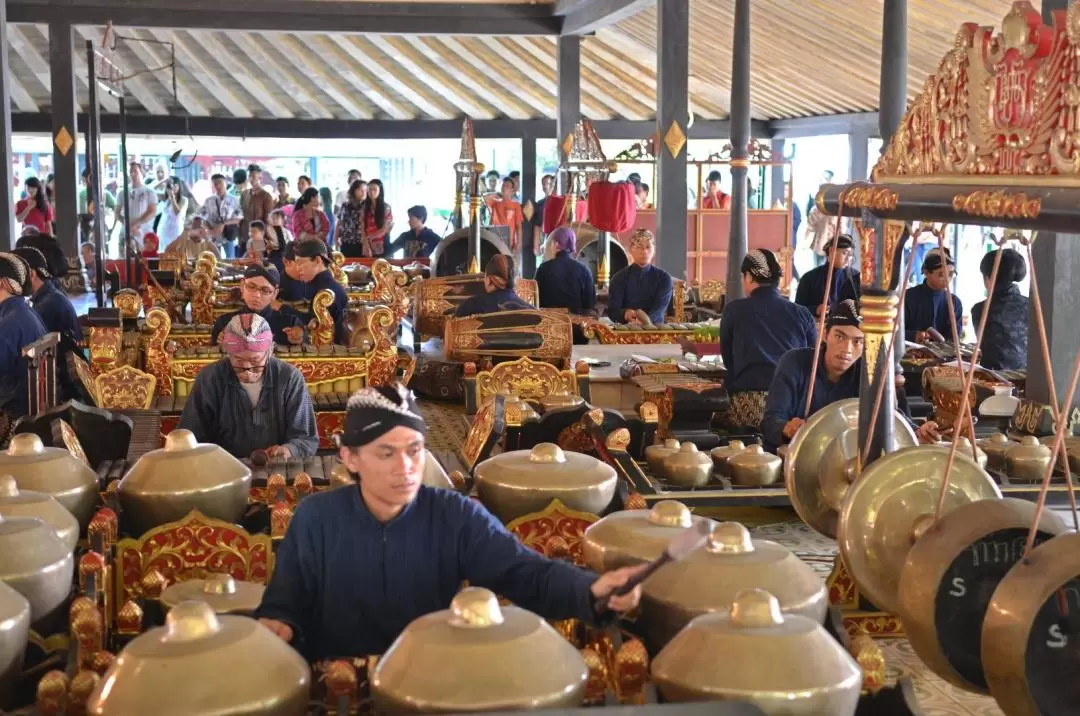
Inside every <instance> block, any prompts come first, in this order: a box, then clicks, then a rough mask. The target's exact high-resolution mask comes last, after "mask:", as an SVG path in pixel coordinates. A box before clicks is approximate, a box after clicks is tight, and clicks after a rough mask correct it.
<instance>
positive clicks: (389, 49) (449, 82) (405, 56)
mask: <svg viewBox="0 0 1080 716" xmlns="http://www.w3.org/2000/svg"><path fill="white" fill-rule="evenodd" d="M410 39H411V38H410ZM381 49H382V51H383V52H385V53H386V54H387V56H388V57H389V58H390V59H391V60H392V61H393V62H395V63H396V64H397V65H398V66H399V67H401V68H402V69H403V70H406V71H407V72H410V73H412V75H413V77H415V78H416V79H417V80H419V81H420V82H422V83H423V84H424V85H425V86H427V87H428V88H429V89H431V90H432V91H433V92H434V93H435V94H437V95H439V96H441V97H442V98H443V99H445V100H446V101H447V102H449V103H450V104H452V105H454V106H455V107H457V108H458V109H459V110H460V111H461V112H462V114H464V115H465V116H466V117H472V118H473V119H494V118H495V113H494V112H492V111H491V108H490V107H487V106H485V105H483V104H481V103H480V102H474V101H473V99H472V92H470V89H471V85H472V84H473V83H471V82H462V83H457V82H455V81H454V80H453V78H451V77H450V76H449V75H447V74H446V73H445V72H443V71H442V68H441V66H440V65H439V63H437V62H436V63H428V62H426V61H424V60H423V59H422V56H421V55H420V54H419V53H418V52H416V50H415V49H413V47H412V46H411V45H410V41H409V40H405V39H404V38H400V37H384V38H383V39H382V47H381Z"/></svg>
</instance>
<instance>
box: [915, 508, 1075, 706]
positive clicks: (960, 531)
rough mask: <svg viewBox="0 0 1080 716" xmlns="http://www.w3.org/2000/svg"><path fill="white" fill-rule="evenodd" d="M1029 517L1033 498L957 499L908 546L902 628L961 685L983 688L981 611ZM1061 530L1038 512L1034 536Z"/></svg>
mask: <svg viewBox="0 0 1080 716" xmlns="http://www.w3.org/2000/svg"><path fill="white" fill-rule="evenodd" d="M1034 519H1035V504H1034V503H1032V502H1028V501H1027V500H1016V499H1003V500H998V499H994V500H981V501H979V502H972V503H970V504H967V505H960V506H959V507H957V508H956V509H955V510H953V511H952V512H950V513H948V514H947V515H944V516H943V517H942V518H941V519H940V520H938V521H937V522H935V523H934V525H933V526H932V527H930V528H929V529H928V530H927V531H926V532H925V533H924V534H923V536H922V537H920V538H919V540H918V541H917V542H916V543H915V546H914V547H912V548H911V552H909V553H908V557H907V561H906V562H905V564H904V569H903V572H902V573H901V575H900V590H899V604H900V616H901V617H902V618H903V620H904V629H905V631H906V632H907V636H908V639H909V640H910V641H911V646H912V648H914V649H915V653H916V654H918V655H919V658H921V659H922V660H923V661H924V662H925V663H926V665H927V666H929V667H930V668H931V669H932V670H933V671H934V673H936V674H937V675H938V676H940V677H941V678H943V679H945V680H946V681H948V682H950V683H952V684H954V685H956V686H959V687H960V688H962V689H967V690H969V691H977V692H981V693H986V692H987V684H986V677H985V675H984V673H983V662H982V655H981V647H982V629H983V617H984V616H985V615H986V609H987V606H988V605H989V603H990V597H991V596H992V595H993V594H994V590H995V589H997V586H998V584H1000V582H1001V580H1002V579H1003V578H1004V577H1005V575H1006V574H1008V572H1009V570H1010V569H1011V568H1012V567H1013V566H1014V565H1015V564H1016V563H1017V562H1018V561H1019V560H1020V557H1021V555H1022V554H1023V551H1024V542H1025V541H1026V539H1027V534H1028V529H1029V527H1030V526H1031V523H1032V521H1033V520H1034ZM1066 530H1067V528H1066V526H1065V521H1064V520H1063V519H1061V517H1059V516H1057V515H1055V514H1054V513H1052V512H1050V511H1048V510H1047V511H1044V512H1043V514H1042V517H1041V519H1040V521H1039V532H1038V535H1037V540H1038V542H1044V541H1046V540H1048V539H1050V538H1051V537H1053V536H1054V535H1058V534H1062V533H1064V532H1065V531H1066ZM1078 709H1080V703H1078Z"/></svg>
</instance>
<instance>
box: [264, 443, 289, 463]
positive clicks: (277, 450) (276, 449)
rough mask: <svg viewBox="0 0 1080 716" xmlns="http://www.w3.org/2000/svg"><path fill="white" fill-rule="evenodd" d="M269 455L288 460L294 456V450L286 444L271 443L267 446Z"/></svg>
mask: <svg viewBox="0 0 1080 716" xmlns="http://www.w3.org/2000/svg"><path fill="white" fill-rule="evenodd" d="M266 456H267V457H280V458H282V459H283V460H288V459H289V458H291V457H292V450H290V449H289V448H288V447H287V446H285V445H271V446H270V447H268V448H266Z"/></svg>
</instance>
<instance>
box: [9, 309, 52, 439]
mask: <svg viewBox="0 0 1080 716" xmlns="http://www.w3.org/2000/svg"><path fill="white" fill-rule="evenodd" d="M46 333H47V331H46V330H45V324H44V323H42V322H41V318H39V317H38V314H37V313H36V312H35V311H34V309H32V308H30V306H28V305H27V303H26V300H25V299H23V298H22V297H21V296H12V297H11V298H8V299H5V300H4V301H3V302H2V303H0V410H3V411H4V412H6V413H7V414H8V415H9V416H11V417H12V418H21V417H22V416H24V415H26V413H27V411H28V410H29V409H30V408H29V400H30V397H29V395H28V393H27V385H26V365H27V364H26V359H25V358H23V356H22V349H23V348H25V347H26V346H28V345H30V344H31V343H33V342H34V341H36V340H38V339H39V338H41V337H43V336H44V335H45V334H46Z"/></svg>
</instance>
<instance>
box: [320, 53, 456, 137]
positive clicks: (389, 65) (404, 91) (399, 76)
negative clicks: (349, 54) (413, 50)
mask: <svg viewBox="0 0 1080 716" xmlns="http://www.w3.org/2000/svg"><path fill="white" fill-rule="evenodd" d="M341 41H342V42H344V43H345V44H347V45H352V46H353V47H354V48H356V52H357V53H358V55H359V57H362V58H363V59H362V60H361V61H360V64H361V65H366V66H374V67H378V68H379V72H380V73H381V75H382V76H381V77H380V79H381V80H382V81H383V82H385V83H386V84H387V86H389V87H390V88H391V89H393V90H394V91H395V92H397V93H398V94H399V95H401V96H402V97H403V98H405V99H406V100H407V101H408V102H410V103H411V104H413V105H414V106H415V107H416V108H417V109H419V110H420V111H421V112H423V113H424V114H426V115H428V116H429V117H433V118H435V119H452V118H454V117H456V116H457V109H455V108H452V107H451V106H450V105H448V104H447V103H446V102H445V101H443V100H442V99H441V98H439V97H435V96H434V95H433V94H432V93H431V92H429V91H427V90H426V89H423V88H418V87H414V86H413V85H412V84H411V83H410V82H409V76H408V74H407V73H405V72H402V71H401V70H400V69H398V68H397V67H395V66H394V63H393V62H392V61H390V59H389V58H388V57H386V56H384V55H383V54H382V53H381V52H380V51H379V49H378V48H377V47H375V45H373V44H372V43H371V42H370V41H368V40H367V39H365V38H359V37H342V38H341Z"/></svg>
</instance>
